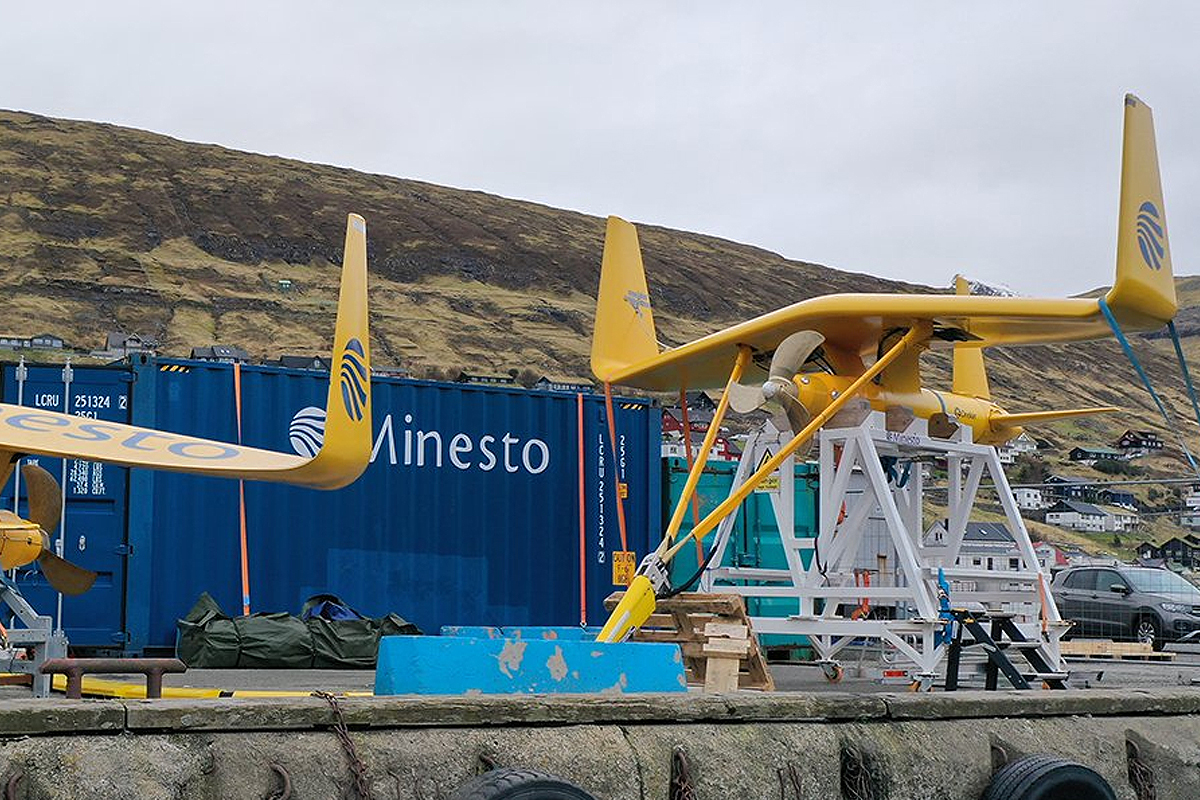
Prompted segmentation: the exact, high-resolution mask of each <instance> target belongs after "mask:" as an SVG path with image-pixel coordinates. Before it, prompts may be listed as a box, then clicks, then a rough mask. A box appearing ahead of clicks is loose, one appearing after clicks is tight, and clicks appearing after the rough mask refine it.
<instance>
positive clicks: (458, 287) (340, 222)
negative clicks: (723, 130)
mask: <svg viewBox="0 0 1200 800" xmlns="http://www.w3.org/2000/svg"><path fill="white" fill-rule="evenodd" d="M348 211H356V212H359V213H361V214H363V215H364V216H365V217H366V218H367V220H368V225H369V241H370V250H369V260H370V268H371V289H370V292H371V303H372V314H373V330H372V334H373V337H374V340H375V346H376V360H377V363H380V364H397V365H400V366H404V367H407V368H409V369H411V370H412V371H413V372H414V374H417V375H419V376H420V375H424V376H441V375H446V374H449V373H452V372H456V371H457V370H459V369H463V368H466V369H476V370H485V371H506V370H509V369H516V368H529V369H531V370H532V371H533V372H535V373H538V374H542V373H549V374H554V375H558V376H563V377H587V375H588V367H587V353H588V348H589V334H590V329H591V320H592V314H593V309H594V302H595V300H594V296H595V289H596V285H597V281H598V273H599V260H600V251H601V245H602V238H603V226H604V221H603V220H602V219H600V218H597V217H591V216H587V215H583V214H578V213H573V212H568V211H561V210H558V209H554V208H550V207H547V206H542V205H537V204H533V203H526V202H518V201H514V200H508V199H505V198H501V197H495V196H491V195H487V194H483V193H479V192H469V191H461V190H455V189H448V188H445V187H441V186H435V185H431V184H427V183H420V182H416V181H410V180H403V179H400V178H392V177H387V176H382V175H370V174H364V173H360V172H355V171H352V170H347V169H339V168H336V167H329V166H322V165H316V164H306V163H302V162H299V161H291V160H287V159H282V158H274V157H267V156H261V155H255V154H250V153H243V152H238V151H234V150H229V149H225V148H222V147H217V146H213V145H198V144H191V143H186V142H181V141H177V140H175V139H171V138H168V137H165V136H159V135H156V134H151V133H146V132H142V131H136V130H130V129H126V128H120V127H115V126H111V125H102V124H96V123H89V122H72V121H64V120H56V119H49V118H45V117H39V116H35V115H32V114H26V113H21V112H2V111H0V288H2V290H3V292H4V295H5V299H6V315H5V320H4V322H3V324H2V325H0V334H17V335H26V336H27V335H31V334H35V333H42V332H46V333H52V334H57V335H59V336H61V337H63V338H64V339H65V340H66V342H67V344H68V346H69V347H73V348H78V349H80V350H84V351H86V350H91V349H95V348H98V347H99V346H100V345H101V342H102V340H103V336H104V334H105V333H107V332H108V331H125V332H135V333H140V334H143V335H147V336H153V337H156V338H158V339H160V340H161V341H162V342H163V343H164V348H163V351H164V352H165V353H167V354H171V355H186V354H187V353H188V352H189V351H190V349H191V348H192V347H195V346H203V345H211V344H214V343H222V344H236V345H240V346H242V347H244V348H246V349H247V350H248V351H249V352H250V353H251V354H252V355H254V356H256V357H259V358H264V357H273V356H277V355H279V354H280V353H320V352H323V351H324V350H325V349H326V347H327V346H328V341H329V336H330V333H331V330H332V327H333V311H334V298H335V293H336V285H337V279H338V262H339V260H340V257H341V241H342V235H343V230H344V220H345V214H346V213H347V212H348ZM640 230H641V236H642V244H643V248H644V250H645V254H646V267H647V272H648V274H649V276H650V281H651V295H652V298H653V302H654V306H655V315H656V318H657V320H658V321H659V326H660V331H659V333H660V336H661V338H662V339H663V340H664V342H665V343H666V344H677V343H680V342H683V341H686V340H688V339H690V338H694V337H696V336H698V335H701V334H704V333H708V332H711V331H713V330H716V329H718V328H720V327H722V326H725V325H728V324H730V323H733V322H736V321H739V320H742V319H745V318H747V317H749V316H753V315H756V314H760V313H763V312H765V311H768V310H771V309H773V308H775V307H778V306H779V305H781V304H782V303H790V302H794V301H796V300H800V299H804V298H807V297H811V296H814V295H819V294H826V293H830V292H839V291H871V292H876V291H882V292H895V291H902V292H903V291H930V290H929V289H928V288H927V287H917V286H909V285H905V284H900V283H896V282H893V281H886V280H882V279H879V278H874V277H871V276H868V275H861V274H854V273H848V272H842V271H838V270H835V269H831V268H827V267H823V266H819V265H815V264H810V263H805V262H798V261H790V260H787V259H784V258H782V257H780V256H778V255H776V254H774V253H770V252H767V251H765V250H762V249H759V248H755V247H751V246H747V245H742V244H737V243H734V242H729V241H725V240H722V239H717V238H714V237H710V236H704V235H700V234H693V233H685V232H681V231H672V230H666V229H662V228H656V227H653V226H641V229H640ZM1189 266H1190V265H1189V264H1187V263H1180V264H1177V270H1178V271H1180V272H1187V271H1189V270H1188V267H1189ZM951 277H952V276H950V275H947V276H946V278H947V283H949V280H950V278H951ZM285 279H286V280H288V281H291V286H292V288H291V290H290V291H286V292H285V291H282V290H281V289H280V283H279V282H280V281H281V280H285ZM1178 286H1179V293H1180V297H1181V299H1182V305H1183V308H1182V310H1181V312H1180V315H1179V319H1178V322H1179V325H1180V328H1181V330H1182V332H1183V333H1184V334H1185V347H1186V350H1187V352H1188V354H1189V356H1190V357H1191V358H1192V359H1193V360H1195V359H1196V358H1197V357H1198V356H1200V278H1181V279H1179V282H1178ZM939 291H940V290H939ZM1135 347H1136V348H1137V350H1138V351H1139V353H1140V354H1141V355H1142V356H1143V357H1144V358H1145V360H1146V364H1147V367H1148V369H1149V370H1150V372H1151V374H1152V375H1153V377H1154V380H1155V383H1156V384H1157V386H1159V387H1160V388H1161V389H1162V391H1163V392H1164V395H1165V396H1166V398H1167V399H1168V401H1169V403H1170V404H1171V405H1172V406H1173V407H1174V408H1176V409H1178V410H1179V412H1180V413H1181V414H1185V415H1186V413H1187V412H1188V411H1189V409H1190V406H1189V405H1188V403H1187V402H1186V399H1185V397H1184V395H1183V393H1182V382H1181V380H1180V378H1179V372H1178V369H1177V367H1176V365H1175V362H1174V356H1173V354H1172V351H1171V346H1170V342H1169V340H1167V339H1164V338H1161V337H1160V338H1150V337H1136V339H1135ZM988 360H989V364H990V367H991V379H992V389H993V394H994V396H995V397H996V398H997V399H998V400H1000V402H1001V403H1002V404H1003V405H1005V406H1006V407H1007V408H1008V409H1009V410H1011V411H1026V410H1037V409H1045V408H1057V407H1070V406H1080V405H1093V404H1095V405H1100V404H1104V405H1116V406H1120V407H1122V408H1123V409H1125V410H1126V411H1125V413H1122V414H1120V415H1108V416H1104V417H1096V418H1085V419H1080V420H1077V421H1073V422H1065V423H1060V424H1058V425H1055V426H1050V427H1048V428H1045V429H1039V430H1038V435H1041V436H1046V437H1048V438H1050V439H1051V440H1053V441H1055V442H1056V443H1058V444H1059V445H1060V446H1061V448H1062V455H1063V456H1065V452H1066V450H1067V449H1069V448H1070V447H1071V446H1073V445H1074V444H1093V445H1099V444H1108V443H1110V442H1111V441H1112V440H1113V439H1114V438H1115V437H1116V436H1117V435H1118V434H1119V433H1120V432H1121V431H1122V430H1124V429H1125V428H1128V427H1135V428H1153V429H1157V430H1159V431H1160V432H1162V433H1163V435H1164V438H1165V439H1166V440H1167V441H1168V443H1169V444H1170V446H1171V448H1172V451H1171V452H1167V453H1164V454H1163V455H1161V456H1157V457H1155V458H1152V459H1148V460H1147V461H1146V463H1145V464H1144V465H1141V466H1143V467H1144V469H1145V472H1146V474H1147V475H1148V476H1152V477H1153V476H1166V475H1173V474H1180V473H1181V472H1182V471H1183V468H1184V465H1183V463H1182V461H1181V460H1180V458H1179V454H1178V451H1177V449H1175V447H1174V443H1175V437H1174V435H1172V434H1169V433H1167V431H1166V429H1165V428H1164V426H1163V425H1162V423H1161V421H1160V420H1159V418H1158V415H1157V412H1156V411H1155V410H1154V407H1153V405H1152V403H1151V401H1150V399H1149V397H1148V395H1147V394H1146V392H1145V391H1144V390H1143V389H1142V388H1141V385H1140V383H1139V382H1138V380H1137V378H1136V376H1135V374H1134V372H1133V370H1132V369H1131V368H1130V367H1129V365H1128V363H1127V361H1126V359H1125V357H1124V356H1123V355H1122V354H1121V352H1120V350H1119V349H1118V347H1117V346H1116V344H1115V343H1114V342H1111V341H1106V342H1092V343H1083V344H1078V345H1071V346H1069V347H1049V346H1039V347H1026V348H1011V349H1006V350H1004V349H997V350H993V351H989V354H988ZM925 361H926V366H927V373H928V375H927V377H928V379H929V380H930V381H931V382H934V383H937V384H941V385H948V383H949V378H948V372H949V370H948V364H949V361H948V358H947V357H946V356H945V355H944V354H930V355H928V356H927V357H926V359H925ZM1184 424H1185V429H1186V431H1187V433H1188V436H1189V441H1191V442H1192V444H1193V446H1194V447H1196V449H1200V437H1196V436H1195V434H1196V432H1197V428H1196V424H1195V423H1194V422H1185V423H1184ZM1052 458H1053V456H1052ZM1054 466H1055V468H1059V467H1061V466H1062V465H1061V464H1057V463H1056V464H1055V465H1054ZM1073 471H1075V472H1077V473H1078V472H1081V470H1078V469H1075V470H1073Z"/></svg>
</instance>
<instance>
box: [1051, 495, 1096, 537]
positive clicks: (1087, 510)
mask: <svg viewBox="0 0 1200 800" xmlns="http://www.w3.org/2000/svg"><path fill="white" fill-rule="evenodd" d="M1105 516H1107V512H1105V511H1104V510H1103V509H1101V508H1099V507H1098V506H1094V505H1092V504H1091V503H1082V502H1080V501H1078V500H1059V501H1058V502H1057V503H1055V504H1054V505H1052V506H1050V508H1049V509H1047V510H1046V522H1048V523H1050V524H1051V525H1059V526H1061V527H1063V528H1071V529H1072V530H1077V531H1093V532H1095V533H1102V532H1103V531H1104V530H1105V520H1104V518H1105Z"/></svg>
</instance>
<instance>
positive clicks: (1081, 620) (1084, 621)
mask: <svg viewBox="0 0 1200 800" xmlns="http://www.w3.org/2000/svg"><path fill="white" fill-rule="evenodd" d="M1052 590H1053V592H1054V600H1055V602H1056V603H1057V604H1058V611H1059V613H1060V614H1061V615H1062V618H1063V619H1069V620H1072V621H1073V622H1074V623H1075V627H1074V628H1072V629H1071V634H1072V635H1074V636H1083V637H1093V638H1104V639H1124V640H1133V641H1138V642H1146V643H1147V644H1152V645H1154V649H1156V650H1158V649H1161V647H1162V645H1163V642H1169V641H1174V640H1176V639H1181V638H1183V637H1184V636H1186V635H1188V634H1189V633H1192V632H1193V631H1200V589H1197V588H1196V587H1195V586H1194V585H1192V584H1191V583H1188V582H1187V581H1186V580H1184V579H1183V578H1181V577H1179V576H1178V575H1176V574H1175V573H1174V572H1171V571H1169V570H1165V569H1150V568H1147V567H1127V566H1124V565H1114V566H1087V567H1070V568H1068V569H1065V570H1063V571H1062V572H1060V573H1058V574H1057V575H1055V576H1054V582H1053V584H1052Z"/></svg>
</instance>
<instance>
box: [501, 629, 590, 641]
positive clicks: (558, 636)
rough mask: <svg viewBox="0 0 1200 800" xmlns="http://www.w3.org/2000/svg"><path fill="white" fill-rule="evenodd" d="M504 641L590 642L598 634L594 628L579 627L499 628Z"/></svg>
mask: <svg viewBox="0 0 1200 800" xmlns="http://www.w3.org/2000/svg"><path fill="white" fill-rule="evenodd" d="M501 631H502V632H503V634H504V637H505V638H506V639H545V640H546V641H571V642H578V641H584V640H586V641H591V640H592V639H595V638H596V634H597V633H598V632H599V631H598V630H597V629H594V628H587V629H585V628H580V627H579V626H574V627H565V626H556V627H539V626H536V625H514V626H507V625H506V626H505V627H503V628H501Z"/></svg>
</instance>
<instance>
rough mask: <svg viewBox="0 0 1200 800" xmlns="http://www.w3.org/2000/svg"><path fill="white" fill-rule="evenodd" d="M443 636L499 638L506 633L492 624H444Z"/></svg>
mask: <svg viewBox="0 0 1200 800" xmlns="http://www.w3.org/2000/svg"><path fill="white" fill-rule="evenodd" d="M441 634H442V636H465V637H467V638H469V639H499V638H500V637H502V636H503V635H504V634H503V633H501V631H500V629H499V628H493V627H491V626H490V625H443V626H442V630H441Z"/></svg>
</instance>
